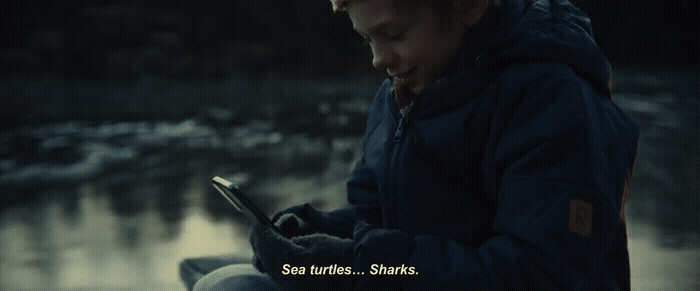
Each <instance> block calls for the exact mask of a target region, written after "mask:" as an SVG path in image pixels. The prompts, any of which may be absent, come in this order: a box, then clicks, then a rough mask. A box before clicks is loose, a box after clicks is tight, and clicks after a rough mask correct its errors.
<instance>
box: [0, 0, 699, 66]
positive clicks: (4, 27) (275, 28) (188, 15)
mask: <svg viewBox="0 0 700 291" xmlns="http://www.w3.org/2000/svg"><path fill="white" fill-rule="evenodd" d="M573 2H574V3H576V4H578V5H579V6H580V7H582V8H583V9H584V10H585V11H586V12H588V14H589V15H590V16H591V19H592V22H593V26H594V30H595V33H596V38H597V40H598V42H599V43H600V45H601V47H602V48H603V49H604V51H605V52H606V54H607V55H608V57H609V58H610V60H611V61H612V63H613V64H617V65H631V64H642V65H652V66H657V65H663V66H666V67H668V66H672V67H689V66H690V67H694V66H697V65H698V62H699V58H698V54H697V52H698V51H700V46H699V45H698V35H697V31H700V27H698V22H697V15H700V12H699V11H698V6H699V5H698V2H697V1H686V2H669V3H666V2H662V1H632V0H617V1H605V0H573ZM0 35H2V37H1V41H0V73H2V72H4V73H10V74H17V73H19V74H20V75H37V74H39V75H44V74H51V75H61V76H64V77H71V76H75V77H78V78H87V79H133V78H137V77H138V76H140V75H142V74H157V75H165V76H169V77H176V78H195V79H196V78H221V77H224V76H226V75H228V74H230V73H232V72H237V71H238V72H243V73H248V74H252V75H254V76H255V75H258V76H259V75H265V74H269V73H281V74H291V75H298V74H304V75H309V74H310V75H316V74H323V75H337V74H340V73H344V72H350V73H352V72H366V71H370V70H371V67H370V66H369V63H368V62H367V60H368V58H369V55H368V51H367V49H366V48H364V47H362V46H361V45H360V39H359V37H358V36H357V35H355V33H354V32H353V31H352V27H351V23H350V22H349V20H348V19H347V16H346V15H343V14H333V13H331V12H330V4H329V3H328V0H304V1H281V0H269V1H249V0H211V1H201V2H193V1H184V0H139V1H136V0H126V1H114V0H111V1H110V0H100V1H97V0H93V1H87V0H71V1H69V0H53V1H47V0H43V1H42V0H27V1H12V2H11V3H10V4H8V3H6V4H5V5H3V9H0Z"/></svg>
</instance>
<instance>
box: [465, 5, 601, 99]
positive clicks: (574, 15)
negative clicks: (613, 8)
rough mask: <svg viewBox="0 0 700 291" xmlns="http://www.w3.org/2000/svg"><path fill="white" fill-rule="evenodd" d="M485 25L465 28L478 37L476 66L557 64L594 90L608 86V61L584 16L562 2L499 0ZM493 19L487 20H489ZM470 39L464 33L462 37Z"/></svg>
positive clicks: (474, 52)
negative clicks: (584, 81) (563, 66)
mask: <svg viewBox="0 0 700 291" xmlns="http://www.w3.org/2000/svg"><path fill="white" fill-rule="evenodd" d="M496 2H500V5H497V6H495V9H494V13H493V14H495V15H493V16H492V17H493V18H494V19H498V21H496V22H497V23H498V24H497V26H495V27H492V28H489V27H488V26H489V24H488V22H489V20H488V19H486V22H487V23H485V24H481V26H482V27H478V28H476V29H475V30H476V31H473V32H471V33H472V34H484V35H477V36H476V38H477V39H478V38H483V39H484V42H483V44H482V45H480V47H481V48H475V49H476V50H475V51H472V52H471V53H468V54H472V57H474V56H473V54H476V58H474V61H476V62H477V63H479V64H480V65H481V66H484V65H488V66H495V67H504V66H506V65H508V64H512V63H523V62H560V63H565V64H567V65H569V66H570V67H571V68H572V69H573V70H574V71H575V72H576V73H577V74H579V75H580V76H581V77H583V78H585V79H587V80H588V81H590V82H591V83H592V84H593V85H594V86H595V87H596V88H605V89H607V88H608V86H609V85H608V84H609V80H610V64H609V63H608V61H607V59H606V58H605V56H604V54H603V52H602V51H601V50H600V48H599V47H598V45H597V44H596V42H595V40H594V38H593V31H592V27H591V23H590V20H589V18H588V16H586V14H585V13H583V11H581V10H580V9H579V8H577V7H576V6H574V5H573V4H571V3H570V2H569V1H567V0H500V1H496ZM491 21H493V20H491ZM467 39H470V36H468V37H467Z"/></svg>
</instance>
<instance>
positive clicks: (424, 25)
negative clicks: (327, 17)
mask: <svg viewBox="0 0 700 291" xmlns="http://www.w3.org/2000/svg"><path fill="white" fill-rule="evenodd" d="M394 1H395V0H360V1H352V3H351V4H350V5H348V7H347V12H348V15H349V16H350V20H351V21H352V23H353V26H354V28H355V30H356V31H357V32H358V33H359V34H360V35H362V36H363V37H364V38H365V40H366V41H367V42H368V43H369V46H370V47H371V49H372V55H373V60H372V65H373V66H374V67H375V68H376V69H377V70H380V71H383V70H386V73H387V74H389V75H390V76H392V77H394V78H400V79H403V80H401V81H403V82H404V84H406V86H408V88H409V89H410V90H411V91H412V92H413V93H415V94H419V93H420V91H421V90H423V88H425V87H427V86H428V85H430V84H432V83H433V82H435V81H436V80H437V79H438V78H440V77H441V76H442V75H443V74H445V73H446V71H447V69H448V67H449V66H450V65H451V64H452V62H454V61H455V59H456V58H457V55H458V53H459V48H460V44H461V43H462V38H463V37H464V35H465V32H466V29H467V26H466V25H465V24H464V23H463V22H462V19H461V18H460V17H457V16H456V15H453V17H450V19H452V20H447V19H440V18H439V17H440V16H439V15H438V14H437V13H436V12H435V11H434V10H433V9H431V8H430V7H428V6H427V5H418V6H419V7H406V8H405V9H401V10H398V9H396V7H395V3H394ZM440 21H443V22H442V23H440Z"/></svg>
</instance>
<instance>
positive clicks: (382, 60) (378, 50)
mask: <svg viewBox="0 0 700 291" xmlns="http://www.w3.org/2000/svg"><path fill="white" fill-rule="evenodd" d="M372 56H373V58H372V66H374V68H375V69H377V70H380V71H384V70H386V69H387V68H391V67H392V66H393V65H394V64H395V63H396V61H397V59H398V56H397V55H396V52H394V50H392V49H391V48H390V47H389V46H380V45H374V46H372Z"/></svg>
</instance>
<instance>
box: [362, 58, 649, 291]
mask: <svg viewBox="0 0 700 291" xmlns="http://www.w3.org/2000/svg"><path fill="white" fill-rule="evenodd" d="M540 69H541V68H540ZM547 69H549V71H551V68H545V70H540V72H547V71H548V70H547ZM521 73H522V72H521ZM565 73H566V72H564V75H566V74H565ZM543 74H545V73H543ZM558 74H562V72H556V71H555V72H553V73H552V75H549V76H545V75H543V76H539V78H536V79H535V80H540V81H538V83H535V84H533V82H523V84H524V85H523V86H522V87H520V88H517V89H509V88H505V89H504V90H500V92H502V93H501V94H499V95H497V96H495V97H497V98H498V99H499V101H498V102H496V105H495V110H494V119H493V120H494V121H493V124H492V129H491V137H490V138H489V139H490V140H489V143H491V144H492V145H493V146H491V150H490V151H489V152H487V153H486V158H485V164H486V166H485V167H484V168H485V172H486V177H487V179H488V180H489V182H493V183H492V184H491V187H490V189H489V191H490V192H491V193H488V194H487V195H492V196H493V197H494V199H495V201H496V205H497V210H496V215H495V220H494V222H493V225H492V229H493V231H494V233H495V235H494V236H493V237H491V238H490V239H488V240H487V241H486V242H484V243H483V244H481V245H477V246H473V245H467V244H463V243H460V242H457V241H454V240H450V239H447V238H444V237H439V236H430V235H421V236H416V237H413V238H412V241H408V240H400V239H396V236H395V235H394V236H390V237H392V241H391V242H388V241H386V238H387V236H385V234H383V233H382V232H381V231H374V232H365V233H364V236H362V237H359V238H358V237H356V238H355V239H356V241H358V240H359V249H362V245H363V244H364V245H377V244H381V243H379V241H384V244H385V245H387V244H391V245H392V246H393V247H394V248H396V246H398V245H404V246H409V245H411V244H413V243H415V248H410V247H407V248H404V249H412V252H411V254H410V256H408V257H407V259H406V260H405V261H404V262H394V263H395V264H398V265H401V264H404V263H405V264H406V265H408V266H413V267H415V271H416V274H414V275H407V276H402V277H403V278H402V279H401V280H402V281H403V286H404V289H407V290H413V289H419V290H420V289H428V288H438V289H443V288H447V289H451V288H454V287H455V286H460V287H464V286H469V287H473V288H476V289H520V288H526V289H528V288H533V287H537V288H538V289H540V288H542V289H597V288H601V287H602V288H606V289H607V288H614V289H616V287H614V286H624V285H625V284H624V282H617V281H615V280H614V279H611V276H613V275H611V274H613V273H614V274H618V273H619V272H624V270H617V269H614V267H611V266H613V265H614V264H611V263H610V261H609V258H610V256H611V255H610V252H612V250H621V249H624V251H625V252H626V234H625V226H624V221H623V220H622V219H621V208H622V201H621V200H622V193H623V191H624V190H623V189H624V187H625V185H624V184H625V181H626V178H628V173H629V168H630V165H631V163H632V161H631V160H633V158H634V153H632V152H630V148H629V146H628V145H629V143H636V140H623V137H624V136H626V135H627V133H625V132H617V133H616V134H617V135H615V134H613V133H612V132H611V131H610V130H609V128H610V127H616V130H620V131H622V130H623V129H622V128H621V125H619V124H613V123H614V122H613V121H611V120H614V119H615V118H609V116H608V115H609V114H611V112H609V111H608V110H607V109H606V110H605V112H603V110H604V109H603V108H604V107H605V106H601V105H600V104H601V102H603V103H604V102H607V100H603V101H600V100H595V98H607V97H605V96H600V95H598V94H595V93H593V92H592V89H591V87H590V86H589V85H588V83H586V82H585V81H583V80H580V79H578V78H577V77H575V76H574V77H571V76H570V75H571V74H569V76H570V77H569V79H566V78H563V79H560V78H557V77H556V76H557V75H558ZM552 76H554V77H552ZM511 77H512V78H504V79H505V80H517V79H518V77H517V76H511ZM525 84H528V85H525ZM510 86H513V85H510ZM604 128H607V129H604ZM630 136H635V135H634V134H631V135H630ZM386 231H389V230H386ZM620 244H623V245H624V248H620V246H619V245H620ZM357 249H358V247H356V250H357ZM382 252H386V250H385V249H382V248H379V249H378V251H375V252H371V251H369V250H367V251H365V254H359V255H360V256H365V257H369V258H372V259H367V258H364V259H363V258H356V261H357V260H365V261H371V260H373V259H374V260H376V261H382ZM627 267H628V266H627ZM380 279H381V280H385V279H386V278H380V277H376V276H375V277H367V278H364V279H363V280H364V281H363V280H361V281H360V283H361V284H363V282H364V284H368V285H371V284H370V283H369V282H371V281H372V280H380ZM390 279H391V278H390ZM623 288H624V287H623Z"/></svg>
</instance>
